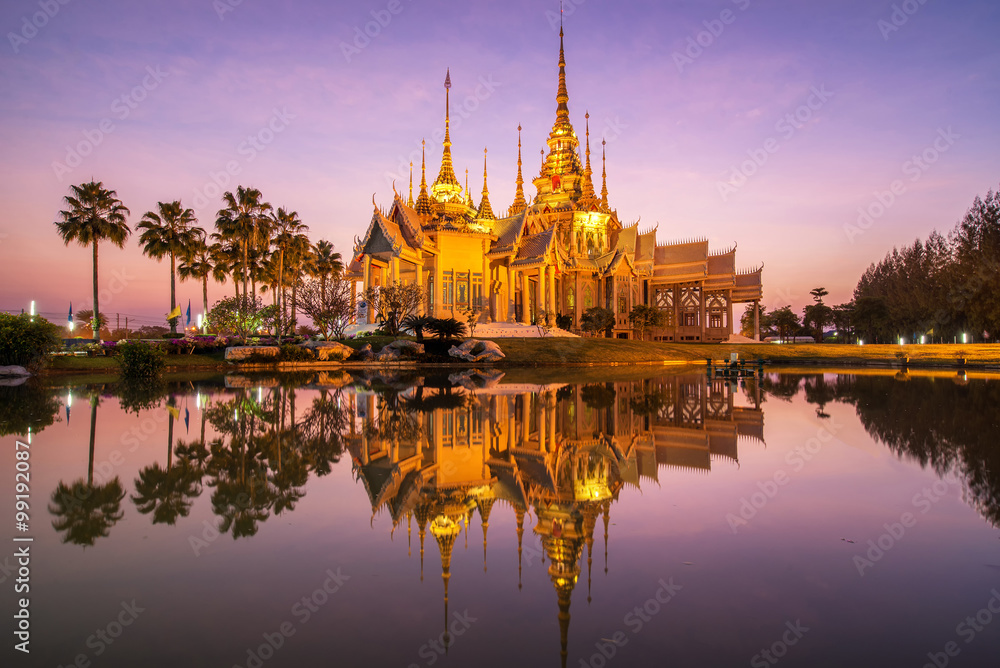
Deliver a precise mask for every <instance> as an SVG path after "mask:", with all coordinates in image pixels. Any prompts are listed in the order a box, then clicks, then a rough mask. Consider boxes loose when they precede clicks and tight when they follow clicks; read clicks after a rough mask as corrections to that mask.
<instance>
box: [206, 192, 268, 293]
mask: <svg viewBox="0 0 1000 668" xmlns="http://www.w3.org/2000/svg"><path fill="white" fill-rule="evenodd" d="M222 201H223V203H224V204H225V205H226V206H225V208H223V209H219V212H218V213H217V214H216V216H217V218H216V219H215V228H216V230H217V232H215V233H214V234H213V235H212V236H213V237H214V238H215V239H217V240H218V241H220V242H222V243H232V244H234V245H236V246H237V247H238V248H239V257H240V275H241V277H242V281H243V294H244V295H246V294H247V283H248V282H249V280H250V264H249V259H250V248H251V247H253V248H260V247H264V246H266V245H267V244H268V243H269V241H270V238H271V237H270V231H269V229H268V228H269V224H270V219H269V218H268V216H267V214H268V213H269V212H270V211H271V205H270V204H268V203H267V202H265V201H263V196H262V195H261V194H260V191H259V190H257V189H256V188H244V187H243V186H238V187H237V188H236V192H235V194H234V193H232V192H228V191H227V192H226V193H224V194H223V195H222ZM233 280H236V279H235V276H234V279H233Z"/></svg>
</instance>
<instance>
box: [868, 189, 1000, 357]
mask: <svg viewBox="0 0 1000 668" xmlns="http://www.w3.org/2000/svg"><path fill="white" fill-rule="evenodd" d="M849 306H850V307H851V308H850V311H851V318H850V320H851V322H850V325H851V329H853V334H854V336H855V337H858V338H862V339H864V340H865V341H867V342H872V343H875V342H880V343H895V342H896V341H897V340H898V338H899V337H904V338H906V339H907V341H919V340H920V337H921V336H925V337H926V340H927V342H928V343H930V342H937V341H940V342H945V343H950V342H953V341H956V340H957V341H958V342H962V334H963V333H968V335H969V336H970V337H973V338H974V339H975V340H982V339H985V340H987V341H993V340H994V339H995V337H996V336H997V335H1000V192H993V191H990V192H989V193H987V195H986V198H985V199H980V198H979V197H976V199H975V201H974V202H973V203H972V207H971V208H970V209H969V210H968V212H967V213H966V214H965V217H964V218H963V219H962V220H961V221H960V222H959V223H958V224H957V225H956V226H955V228H954V229H953V230H952V231H951V232H949V233H948V234H947V236H945V235H942V234H940V233H938V232H934V233H932V234H931V235H930V237H928V238H927V239H926V240H925V241H921V240H919V239H918V240H917V241H915V242H913V244H911V245H909V246H905V247H903V248H901V249H897V248H894V249H893V250H892V252H891V253H888V254H887V255H886V256H885V258H884V259H882V260H881V261H879V262H877V263H875V264H872V265H871V266H870V267H869V268H868V270H867V271H866V272H865V273H864V275H863V276H862V277H861V280H860V281H858V285H857V287H856V288H855V289H854V300H853V301H852V302H851V303H850V305H849ZM972 340H973V339H971V338H970V339H969V343H971V342H972Z"/></svg>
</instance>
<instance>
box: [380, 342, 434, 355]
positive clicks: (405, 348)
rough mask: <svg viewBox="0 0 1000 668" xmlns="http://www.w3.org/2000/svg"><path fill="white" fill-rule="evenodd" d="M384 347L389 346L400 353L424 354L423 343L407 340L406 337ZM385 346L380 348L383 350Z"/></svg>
mask: <svg viewBox="0 0 1000 668" xmlns="http://www.w3.org/2000/svg"><path fill="white" fill-rule="evenodd" d="M385 348H391V349H392V350H395V351H397V352H398V353H399V354H400V355H423V354H424V344H422V343H417V342H416V341H408V340H406V339H398V340H396V341H393V342H392V343H390V344H389V345H387V346H386V347H385ZM385 348H383V349H382V350H383V351H384V350H385Z"/></svg>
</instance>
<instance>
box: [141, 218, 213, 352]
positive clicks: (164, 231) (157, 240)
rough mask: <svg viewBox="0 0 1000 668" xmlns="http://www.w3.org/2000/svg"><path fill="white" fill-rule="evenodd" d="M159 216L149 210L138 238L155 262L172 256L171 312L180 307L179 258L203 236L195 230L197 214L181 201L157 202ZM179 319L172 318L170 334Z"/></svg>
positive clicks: (202, 232)
mask: <svg viewBox="0 0 1000 668" xmlns="http://www.w3.org/2000/svg"><path fill="white" fill-rule="evenodd" d="M156 207H157V209H158V210H159V213H156V212H155V211H147V212H146V213H145V214H143V216H142V221H141V222H140V223H139V224H138V225H136V226H135V228H136V229H137V230H144V232H143V233H142V236H140V237H139V243H140V244H142V253H143V255H146V256H148V257H151V258H155V259H156V260H158V261H159V260H162V259H163V258H164V257H165V256H168V255H169V256H170V312H171V313H173V312H174V309H175V308H177V257H178V256H181V257H183V256H184V255H186V254H187V253H188V251H189V249H190V248H191V246H192V244H194V243H195V242H196V241H198V240H199V239H201V238H202V237H203V236H204V234H205V233H204V231H203V230H201V229H200V228H196V227H192V226H193V225H194V223H196V222H197V219H196V218H195V217H194V211H193V210H191V209H185V208H184V207H182V206H181V202H180V200H176V201H174V202H157V204H156ZM178 319H179V318H178V317H176V316H175V317H173V318H170V319H169V322H170V333H171V334H177V320H178Z"/></svg>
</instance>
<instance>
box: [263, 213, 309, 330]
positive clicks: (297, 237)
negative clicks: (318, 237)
mask: <svg viewBox="0 0 1000 668" xmlns="http://www.w3.org/2000/svg"><path fill="white" fill-rule="evenodd" d="M272 228H273V229H274V232H275V235H274V238H273V239H272V240H271V243H272V244H273V246H274V248H275V250H276V251H278V273H277V278H278V286H277V291H276V293H275V294H276V297H277V306H278V314H279V317H278V322H277V323H276V324H275V334H276V336H277V338H278V343H279V344H280V343H281V328H282V326H283V325H284V320H285V281H284V278H285V277H284V273H285V253H286V252H288V251H289V250H290V249H292V246H293V245H296V246H297V245H301V244H302V243H303V242H302V241H301V238H305V243H306V244H308V243H309V240H308V238H307V237H306V236H305V231H306V230H308V229H309V227H308V226H306V225H305V224H304V223H303V222H302V220H301V219H299V214H298V213H297V212H295V211H285V209H284V208H283V207H278V211H277V213H275V214H274V215H273V216H272ZM294 280H295V281H296V282H297V280H298V277H297V276H296V277H295V279H294ZM293 285H294V284H293ZM293 289H294V288H293ZM294 319H295V318H294V314H293V316H292V320H293V321H294ZM294 333H295V332H294V330H293V331H292V334H294Z"/></svg>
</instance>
